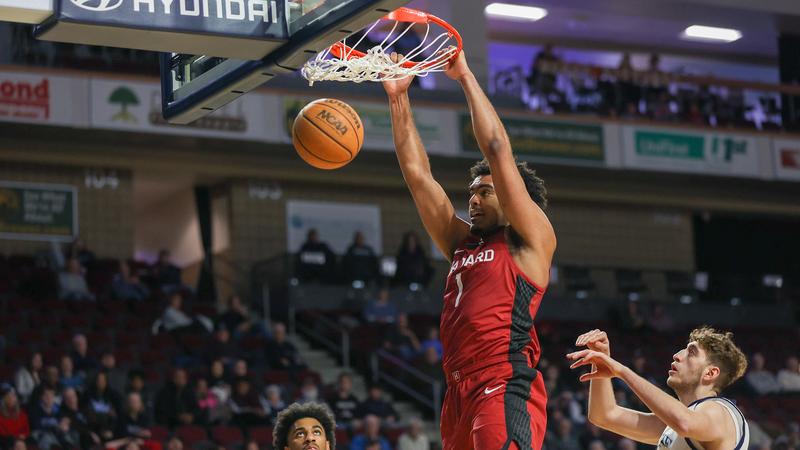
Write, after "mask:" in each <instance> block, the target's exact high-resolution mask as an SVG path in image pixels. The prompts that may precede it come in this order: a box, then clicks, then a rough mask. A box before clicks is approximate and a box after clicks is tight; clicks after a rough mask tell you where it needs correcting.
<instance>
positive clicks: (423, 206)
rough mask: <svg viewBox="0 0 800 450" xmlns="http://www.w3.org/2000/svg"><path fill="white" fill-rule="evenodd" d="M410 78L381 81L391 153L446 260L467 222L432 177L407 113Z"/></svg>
mask: <svg viewBox="0 0 800 450" xmlns="http://www.w3.org/2000/svg"><path fill="white" fill-rule="evenodd" d="M392 58H394V59H397V55H395V54H392ZM412 79H413V77H407V78H404V79H401V80H389V81H384V82H383V87H384V89H385V90H386V94H387V95H388V97H389V110H390V112H391V115H392V136H393V138H394V146H395V152H396V153H397V160H398V162H399V163H400V170H402V172H403V178H404V179H405V180H406V184H407V185H408V188H409V190H410V191H411V196H412V197H413V198H414V203H415V204H416V205H417V210H418V211H419V215H420V217H421V218H422V223H423V224H424V225H425V229H426V230H427V231H428V234H430V235H431V237H432V238H433V241H434V242H435V243H436V246H437V247H439V250H441V251H442V253H443V254H444V255H445V256H446V257H447V259H448V260H449V261H450V260H452V257H453V250H455V248H456V246H457V245H458V244H459V243H460V242H461V241H462V240H464V238H466V237H467V235H468V234H469V225H467V223H466V222H464V221H463V220H461V219H459V218H458V216H456V214H455V209H454V208H453V204H452V203H451V202H450V199H449V198H447V194H446V193H445V192H444V189H443V188H442V186H441V185H440V184H439V183H438V182H437V181H436V180H435V179H434V178H433V173H432V172H431V165H430V162H429V161H428V155H427V153H425V147H424V146H423V145H422V139H420V137H419V132H418V131H417V126H416V124H414V117H413V115H412V113H411V102H410V100H409V98H408V87H409V86H410V85H411V80H412Z"/></svg>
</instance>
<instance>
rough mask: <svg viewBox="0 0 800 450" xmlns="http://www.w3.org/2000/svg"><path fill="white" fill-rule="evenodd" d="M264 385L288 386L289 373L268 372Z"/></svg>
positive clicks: (265, 374)
mask: <svg viewBox="0 0 800 450" xmlns="http://www.w3.org/2000/svg"><path fill="white" fill-rule="evenodd" d="M264 383H267V384H288V383H289V372H287V371H285V370H268V371H266V372H265V373H264Z"/></svg>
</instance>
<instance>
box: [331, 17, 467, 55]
mask: <svg viewBox="0 0 800 450" xmlns="http://www.w3.org/2000/svg"><path fill="white" fill-rule="evenodd" d="M383 19H384V20H396V21H397V22H405V23H427V24H430V23H435V24H437V25H439V26H441V27H442V28H444V29H445V30H447V34H448V35H450V37H451V38H453V39H455V40H456V52H455V53H454V54H453V56H451V57H450V58H449V60H451V61H452V60H454V59H455V58H456V56H458V54H459V53H461V49H462V47H463V43H462V42H461V35H460V34H459V33H458V30H456V29H455V28H454V27H453V26H452V25H450V24H449V23H447V22H445V21H444V20H442V19H440V18H438V17H436V16H434V15H433V14H428V13H426V12H423V11H419V10H416V9H411V8H405V7H401V8H398V9H397V10H395V11H393V12H391V13H389V14H387V15H386V16H385V17H383ZM330 52H331V54H332V55H333V56H335V57H337V58H339V59H345V58H346V59H347V60H348V61H349V60H351V59H357V58H363V57H364V56H366V53H364V52H361V51H358V50H356V49H354V48H353V47H350V46H349V45H346V44H345V43H343V42H342V41H339V42H337V43H335V44H333V45H332V46H331V49H330ZM440 62H442V59H441V58H440V59H434V60H433V61H428V62H426V63H424V64H423V63H422V62H414V61H406V62H404V63H402V64H400V65H401V66H402V67H404V68H406V69H413V68H415V67H418V66H420V65H422V67H423V68H424V67H429V66H433V65H436V64H439V63H440Z"/></svg>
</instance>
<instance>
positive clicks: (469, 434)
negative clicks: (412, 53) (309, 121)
mask: <svg viewBox="0 0 800 450" xmlns="http://www.w3.org/2000/svg"><path fill="white" fill-rule="evenodd" d="M392 58H393V59H394V60H395V61H397V58H398V55H395V54H393V55H392ZM445 74H446V75H447V76H448V77H450V78H451V79H453V80H455V81H457V82H458V83H459V84H460V85H461V87H462V89H463V91H464V94H465V95H466V97H467V102H468V103H469V108H470V112H471V114H472V125H473V130H474V133H475V138H476V140H477V142H478V146H479V147H480V150H481V152H482V153H483V155H484V157H485V158H486V159H485V160H484V161H481V162H480V163H478V164H476V165H475V167H473V168H472V170H471V171H470V172H471V173H470V175H471V176H472V180H471V184H470V185H469V216H470V223H467V222H465V221H463V220H461V219H460V218H458V217H457V216H456V214H455V210H454V208H453V205H452V203H451V202H450V200H449V199H448V197H447V194H446V193H445V191H444V189H442V187H441V185H439V183H438V182H437V181H436V180H435V179H434V178H433V175H432V173H431V167H430V163H429V161H428V155H427V154H426V152H425V148H424V147H423V145H422V140H421V139H420V136H419V133H418V131H417V128H416V125H415V124H414V120H413V116H412V113H411V104H410V100H409V97H408V87H409V85H410V84H411V80H412V77H407V78H404V79H399V80H387V81H384V82H383V86H384V89H385V90H386V93H387V95H388V97H389V109H390V111H391V115H392V131H393V135H394V143H395V151H396V153H397V159H398V161H399V163H400V169H401V171H402V172H403V177H404V178H405V181H406V184H407V185H408V187H409V189H410V191H411V196H412V197H413V199H414V202H415V203H416V206H417V210H418V211H419V214H420V216H421V218H422V223H423V225H424V226H425V229H426V230H427V231H428V233H429V234H430V235H431V238H432V239H433V241H434V243H435V244H436V246H437V247H438V248H439V250H441V251H442V253H443V254H444V255H445V256H446V257H447V259H448V260H449V261H450V263H451V266H450V273H449V275H448V276H447V284H446V286H445V294H444V302H443V306H442V319H441V323H440V328H441V333H440V334H441V340H442V345H443V349H444V354H443V358H442V365H443V368H444V372H445V375H446V377H447V385H448V388H447V394H446V395H445V399H444V404H443V405H442V420H441V424H440V428H441V433H442V447H443V449H444V450H470V449H481V450H497V449H503V450H506V449H518V448H521V449H532V448H533V449H539V448H541V446H542V441H543V440H544V434H545V429H546V423H547V412H546V408H545V406H546V403H547V394H546V392H545V389H544V382H543V380H542V377H541V376H539V375H538V371H537V370H536V364H537V363H538V361H539V355H540V354H541V348H540V346H539V340H538V338H537V336H536V332H535V330H534V327H533V318H534V317H535V316H536V312H537V310H538V309H539V305H540V303H541V300H542V295H543V294H544V290H545V287H546V286H547V284H548V281H549V279H550V275H549V274H550V264H551V261H552V258H553V252H554V251H555V248H556V238H555V233H554V232H553V227H552V226H551V224H550V221H549V220H548V218H547V216H546V215H545V213H544V211H543V209H544V208H545V207H546V204H547V202H546V191H545V189H544V183H543V181H542V180H541V179H540V178H538V177H536V175H535V173H534V171H533V170H531V169H530V168H528V166H527V164H525V163H518V162H517V161H516V159H515V158H514V154H513V153H512V151H511V143H510V141H509V139H508V135H507V134H506V130H505V128H504V126H503V124H502V122H501V121H500V118H499V117H498V116H497V113H496V112H495V110H494V107H493V106H492V104H491V103H490V102H489V99H488V98H487V97H486V94H484V92H483V90H482V89H481V87H480V85H479V84H478V81H477V79H476V78H475V76H474V75H473V73H472V72H471V71H470V69H469V67H468V66H467V62H466V59H465V57H464V55H463V53H461V54H459V55H458V56H457V58H456V59H455V60H454V61H453V62H452V63H451V64H450V66H449V68H448V69H447V70H446V72H445Z"/></svg>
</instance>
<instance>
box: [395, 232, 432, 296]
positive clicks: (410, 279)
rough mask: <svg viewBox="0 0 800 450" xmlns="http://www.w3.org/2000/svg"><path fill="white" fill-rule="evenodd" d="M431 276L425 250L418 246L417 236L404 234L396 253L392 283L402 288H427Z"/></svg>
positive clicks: (412, 233) (408, 233) (430, 268)
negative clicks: (395, 265)
mask: <svg viewBox="0 0 800 450" xmlns="http://www.w3.org/2000/svg"><path fill="white" fill-rule="evenodd" d="M431 275H433V268H432V267H431V265H430V263H429V262H428V256H427V255H426V254H425V249H423V248H422V246H421V245H420V242H419V235H417V233H415V232H413V231H408V232H406V234H404V235H403V240H402V243H401V244H400V249H399V250H398V251H397V272H395V274H394V279H393V283H394V284H395V285H398V286H403V287H412V288H416V287H417V286H418V285H421V286H422V287H427V286H428V282H429V281H430V279H431Z"/></svg>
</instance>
